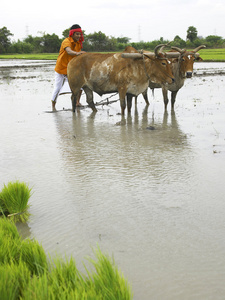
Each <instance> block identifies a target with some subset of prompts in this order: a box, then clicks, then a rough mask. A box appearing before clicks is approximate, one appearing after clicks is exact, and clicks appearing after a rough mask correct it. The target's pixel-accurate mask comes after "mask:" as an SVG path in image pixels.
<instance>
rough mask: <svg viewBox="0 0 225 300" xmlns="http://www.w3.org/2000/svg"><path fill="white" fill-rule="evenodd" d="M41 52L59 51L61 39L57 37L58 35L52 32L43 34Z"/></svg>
mask: <svg viewBox="0 0 225 300" xmlns="http://www.w3.org/2000/svg"><path fill="white" fill-rule="evenodd" d="M42 42H43V52H44V53H56V52H59V49H60V46H61V40H60V39H59V37H58V35H56V34H55V33H53V34H52V35H50V34H44V36H43V39H42Z"/></svg>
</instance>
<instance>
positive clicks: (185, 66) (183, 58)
mask: <svg viewBox="0 0 225 300" xmlns="http://www.w3.org/2000/svg"><path fill="white" fill-rule="evenodd" d="M205 47H206V46H205V45H201V46H199V47H197V48H195V49H194V50H191V51H187V50H185V49H180V48H178V47H173V46H172V47H171V48H172V49H173V50H175V51H177V52H179V53H180V55H179V57H178V58H177V59H174V60H172V62H178V63H179V72H180V75H181V76H182V77H183V78H191V77H192V74H193V65H194V62H195V61H202V58H201V57H200V56H199V53H197V51H199V50H200V49H203V48H205Z"/></svg>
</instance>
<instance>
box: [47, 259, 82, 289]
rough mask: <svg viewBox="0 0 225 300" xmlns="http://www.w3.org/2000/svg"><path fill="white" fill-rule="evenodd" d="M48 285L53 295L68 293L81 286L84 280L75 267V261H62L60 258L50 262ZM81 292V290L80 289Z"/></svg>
mask: <svg viewBox="0 0 225 300" xmlns="http://www.w3.org/2000/svg"><path fill="white" fill-rule="evenodd" d="M50 274H51V276H50V285H51V286H52V288H53V291H54V294H57V295H58V294H60V293H64V291H65V293H69V292H70V291H74V290H75V289H80V287H82V286H83V281H84V279H83V278H82V276H81V274H80V272H79V271H78V269H77V267H76V263H75V260H74V259H73V258H72V257H71V258H70V259H68V258H66V259H65V260H63V259H62V258H60V257H57V258H55V259H54V260H53V261H52V265H51V271H50ZM82 290H83V288H82Z"/></svg>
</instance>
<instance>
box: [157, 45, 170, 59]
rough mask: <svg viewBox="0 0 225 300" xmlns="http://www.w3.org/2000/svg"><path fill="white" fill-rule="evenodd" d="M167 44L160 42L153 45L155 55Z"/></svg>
mask: <svg viewBox="0 0 225 300" xmlns="http://www.w3.org/2000/svg"><path fill="white" fill-rule="evenodd" d="M167 46H168V44H160V45H158V46H156V47H155V49H154V52H155V56H158V55H159V53H160V50H161V49H162V48H164V47H167Z"/></svg>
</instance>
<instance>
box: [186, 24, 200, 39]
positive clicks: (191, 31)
mask: <svg viewBox="0 0 225 300" xmlns="http://www.w3.org/2000/svg"><path fill="white" fill-rule="evenodd" d="M197 36H198V31H197V29H196V28H195V27H194V26H190V27H188V30H187V39H188V40H189V41H190V42H192V43H193V41H194V40H195V39H196V38H197Z"/></svg>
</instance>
